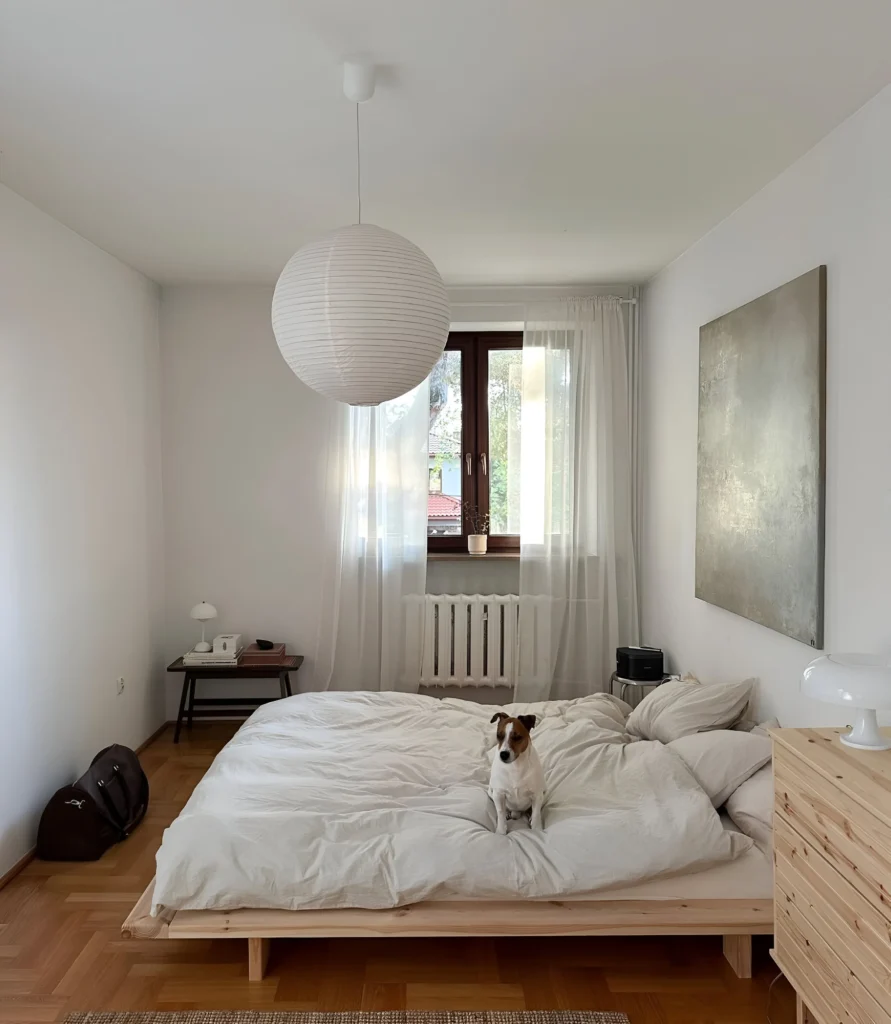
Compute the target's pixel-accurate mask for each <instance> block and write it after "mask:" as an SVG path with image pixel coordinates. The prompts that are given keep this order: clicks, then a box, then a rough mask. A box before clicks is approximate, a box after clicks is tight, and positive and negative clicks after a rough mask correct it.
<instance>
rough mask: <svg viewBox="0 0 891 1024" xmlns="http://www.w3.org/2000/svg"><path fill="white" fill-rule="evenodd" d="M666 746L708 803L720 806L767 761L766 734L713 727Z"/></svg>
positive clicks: (769, 750) (769, 746) (769, 744)
mask: <svg viewBox="0 0 891 1024" xmlns="http://www.w3.org/2000/svg"><path fill="white" fill-rule="evenodd" d="M668 749H669V750H673V751H674V752H675V753H676V754H677V755H678V757H679V758H680V759H681V760H682V761H683V762H684V764H685V765H686V766H687V767H688V768H689V769H690V772H691V774H692V775H693V777H694V778H695V779H696V781H697V782H698V783H699V785H700V786H702V788H703V789H704V790H705V791H706V793H708V795H709V799H710V800H711V802H712V806H713V807H721V806H723V804H724V803H725V802H726V800H727V798H728V797H729V796H730V795H731V794H732V793H734V792H736V789H737V787H738V786H741V785H742V784H743V783H744V782H745V781H746V779H748V778H751V776H753V775H754V774H755V772H757V771H758V769H759V768H762V767H763V766H764V765H766V764H767V763H768V762H769V761H770V753H771V743H770V740H769V739H768V738H767V737H766V736H758V735H757V734H754V733H751V732H734V731H733V730H732V729H713V730H712V731H711V732H696V733H692V734H691V735H690V736H682V737H681V738H680V739H677V740H672V741H671V743H669V744H668ZM747 834H748V833H747Z"/></svg>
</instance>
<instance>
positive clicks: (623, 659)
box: [616, 647, 665, 683]
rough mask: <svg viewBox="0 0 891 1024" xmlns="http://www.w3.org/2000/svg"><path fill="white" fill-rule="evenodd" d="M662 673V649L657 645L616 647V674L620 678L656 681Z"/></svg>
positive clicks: (644, 681) (636, 680)
mask: <svg viewBox="0 0 891 1024" xmlns="http://www.w3.org/2000/svg"><path fill="white" fill-rule="evenodd" d="M664 674H665V673H664V671H663V666H662V651H660V650H659V648H658V647H617V648H616V675H617V676H618V677H619V678H620V679H633V680H634V681H635V682H638V683H647V682H653V683H657V682H659V681H660V680H661V679H662V677H663V675H664Z"/></svg>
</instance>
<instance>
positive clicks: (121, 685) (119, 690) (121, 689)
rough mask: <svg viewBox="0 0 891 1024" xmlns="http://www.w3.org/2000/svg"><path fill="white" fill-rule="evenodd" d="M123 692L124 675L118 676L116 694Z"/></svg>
mask: <svg viewBox="0 0 891 1024" xmlns="http://www.w3.org/2000/svg"><path fill="white" fill-rule="evenodd" d="M123 692H124V677H123V676H118V694H121V693H123Z"/></svg>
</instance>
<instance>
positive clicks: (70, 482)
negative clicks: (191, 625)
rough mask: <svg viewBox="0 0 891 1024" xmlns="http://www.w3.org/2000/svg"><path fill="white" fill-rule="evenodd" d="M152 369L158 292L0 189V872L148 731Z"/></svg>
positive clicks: (157, 614) (153, 647)
mask: <svg viewBox="0 0 891 1024" xmlns="http://www.w3.org/2000/svg"><path fill="white" fill-rule="evenodd" d="M158 354H159V353H158V294H157V289H156V287H155V286H154V285H153V284H151V283H150V282H149V281H148V280H147V279H146V278H144V277H143V276H142V275H141V274H138V273H136V272H135V271H133V270H130V269H129V268H128V267H125V266H124V265H123V264H122V263H120V262H118V261H117V260H116V259H114V258H113V257H111V256H109V255H107V254H106V253H104V252H102V251H101V250H100V249H97V248H96V247H95V246H93V245H91V244H90V243H89V242H86V241H84V239H82V238H80V237H79V236H78V235H76V234H74V233H73V232H72V231H69V230H68V229H67V228H65V227H62V225H61V224H59V223H58V222H56V221H54V220H52V219H51V218H50V217H48V216H46V215H45V214H43V213H41V212H40V211H39V210H37V209H36V208H35V207H33V206H31V205H30V204H29V203H27V202H25V201H24V200H23V199H21V198H20V197H19V196H17V195H15V194H14V193H13V192H11V191H9V189H6V188H4V187H2V186H0V631H2V647H3V657H2V667H0V704H2V709H3V710H2V716H0V778H2V779H4V780H5V785H4V791H3V797H2V799H0V874H2V873H3V872H4V871H5V870H7V869H8V868H9V867H10V866H11V865H12V864H13V863H15V861H17V860H18V859H19V858H20V857H22V856H23V855H24V854H25V853H26V852H27V850H28V849H30V848H31V847H32V846H33V844H34V838H35V832H36V825H37V820H38V816H39V814H40V811H41V810H42V808H43V805H44V803H45V801H46V799H47V798H48V797H49V796H50V795H51V793H52V792H53V791H54V790H55V789H57V788H58V787H59V786H61V785H64V784H66V783H69V782H73V781H74V779H75V778H76V777H77V776H78V775H79V774H80V773H81V772H83V771H84V770H85V769H86V768H87V766H88V764H89V761H90V759H91V758H92V756H93V754H95V753H96V752H97V751H98V750H99V749H100V748H101V747H103V746H105V745H107V744H109V743H112V742H120V743H126V744H129V745H131V746H136V745H138V744H139V743H141V742H142V741H143V740H145V739H147V738H148V736H149V735H150V734H151V733H152V732H153V731H154V730H155V729H156V728H157V727H158V725H160V724H161V722H162V721H163V720H164V714H163V702H162V699H161V693H162V687H161V685H160V673H159V658H160V650H159V643H158V641H159V630H160V627H161V608H162V602H163V578H162V569H161V540H162V538H161V472H160V440H159V439H160V430H159V394H158V385H159V365H158ZM118 676H123V677H124V680H125V687H124V692H123V694H121V695H120V696H118V695H117V687H116V678H117V677H118Z"/></svg>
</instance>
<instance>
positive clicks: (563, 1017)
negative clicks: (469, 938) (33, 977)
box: [65, 1010, 629, 1024]
mask: <svg viewBox="0 0 891 1024" xmlns="http://www.w3.org/2000/svg"><path fill="white" fill-rule="evenodd" d="M65 1022H66V1024H629V1020H628V1018H627V1017H626V1016H625V1014H624V1013H595V1012H593V1011H588V1010H479V1011H474V1012H470V1013H465V1012H461V1013H458V1012H454V1013H452V1012H451V1011H441V1010H431V1011H426V1010H383V1011H380V1012H378V1013H365V1012H358V1011H357V1012H355V1013H266V1012H265V1011H258V1010H190V1011H189V1012H188V1013H107V1012H105V1011H103V1012H101V1013H97V1012H90V1013H72V1014H71V1015H70V1016H68V1017H66V1018H65Z"/></svg>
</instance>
